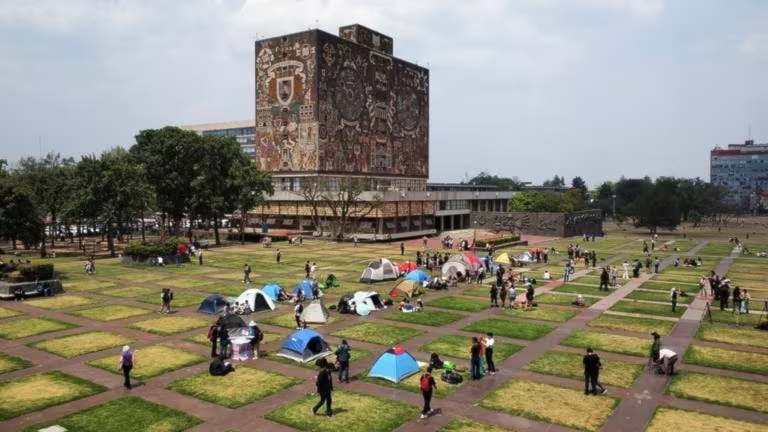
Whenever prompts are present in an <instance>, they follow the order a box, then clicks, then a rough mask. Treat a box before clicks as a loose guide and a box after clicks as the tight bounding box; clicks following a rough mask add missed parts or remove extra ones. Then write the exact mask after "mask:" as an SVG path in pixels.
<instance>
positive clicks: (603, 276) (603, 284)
mask: <svg viewBox="0 0 768 432" xmlns="http://www.w3.org/2000/svg"><path fill="white" fill-rule="evenodd" d="M608 279H610V275H609V274H608V269H606V268H605V267H603V271H602V272H601V273H600V291H602V290H603V288H605V290H606V291H608Z"/></svg>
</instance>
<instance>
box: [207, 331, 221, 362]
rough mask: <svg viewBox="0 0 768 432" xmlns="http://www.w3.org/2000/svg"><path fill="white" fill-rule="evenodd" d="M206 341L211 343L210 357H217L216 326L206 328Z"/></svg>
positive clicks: (217, 337) (217, 336)
mask: <svg viewBox="0 0 768 432" xmlns="http://www.w3.org/2000/svg"><path fill="white" fill-rule="evenodd" d="M208 340H209V341H210V342H211V357H217V356H218V354H216V343H217V342H218V340H219V326H218V325H217V324H213V325H211V327H210V328H208Z"/></svg>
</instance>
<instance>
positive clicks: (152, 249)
mask: <svg viewBox="0 0 768 432" xmlns="http://www.w3.org/2000/svg"><path fill="white" fill-rule="evenodd" d="M179 243H187V239H185V238H180V237H171V238H168V239H166V240H165V241H164V242H159V241H158V242H147V243H142V242H141V241H139V240H134V241H131V242H130V243H128V246H126V247H125V250H124V251H123V253H124V254H125V255H130V256H133V257H138V258H150V257H158V256H163V257H167V256H172V255H175V254H176V247H177V245H178V244H179Z"/></svg>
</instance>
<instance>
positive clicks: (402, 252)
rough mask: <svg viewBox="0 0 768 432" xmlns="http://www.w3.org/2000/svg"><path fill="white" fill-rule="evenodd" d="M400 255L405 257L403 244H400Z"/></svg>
mask: <svg viewBox="0 0 768 432" xmlns="http://www.w3.org/2000/svg"><path fill="white" fill-rule="evenodd" d="M400 255H401V256H402V255H405V243H404V242H400Z"/></svg>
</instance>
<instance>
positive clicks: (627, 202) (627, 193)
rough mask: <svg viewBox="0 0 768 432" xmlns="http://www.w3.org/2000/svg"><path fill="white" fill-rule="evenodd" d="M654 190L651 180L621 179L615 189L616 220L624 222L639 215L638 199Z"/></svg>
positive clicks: (645, 178) (646, 178)
mask: <svg viewBox="0 0 768 432" xmlns="http://www.w3.org/2000/svg"><path fill="white" fill-rule="evenodd" d="M652 189H653V182H652V181H651V179H650V178H648V177H644V178H642V179H625V178H623V177H622V178H621V180H619V181H618V182H617V183H616V186H615V188H614V191H615V195H616V220H618V221H622V220H625V219H626V218H633V217H635V216H636V215H637V201H638V199H639V198H640V197H641V196H643V195H645V194H647V193H649V192H650V191H651V190H652Z"/></svg>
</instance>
